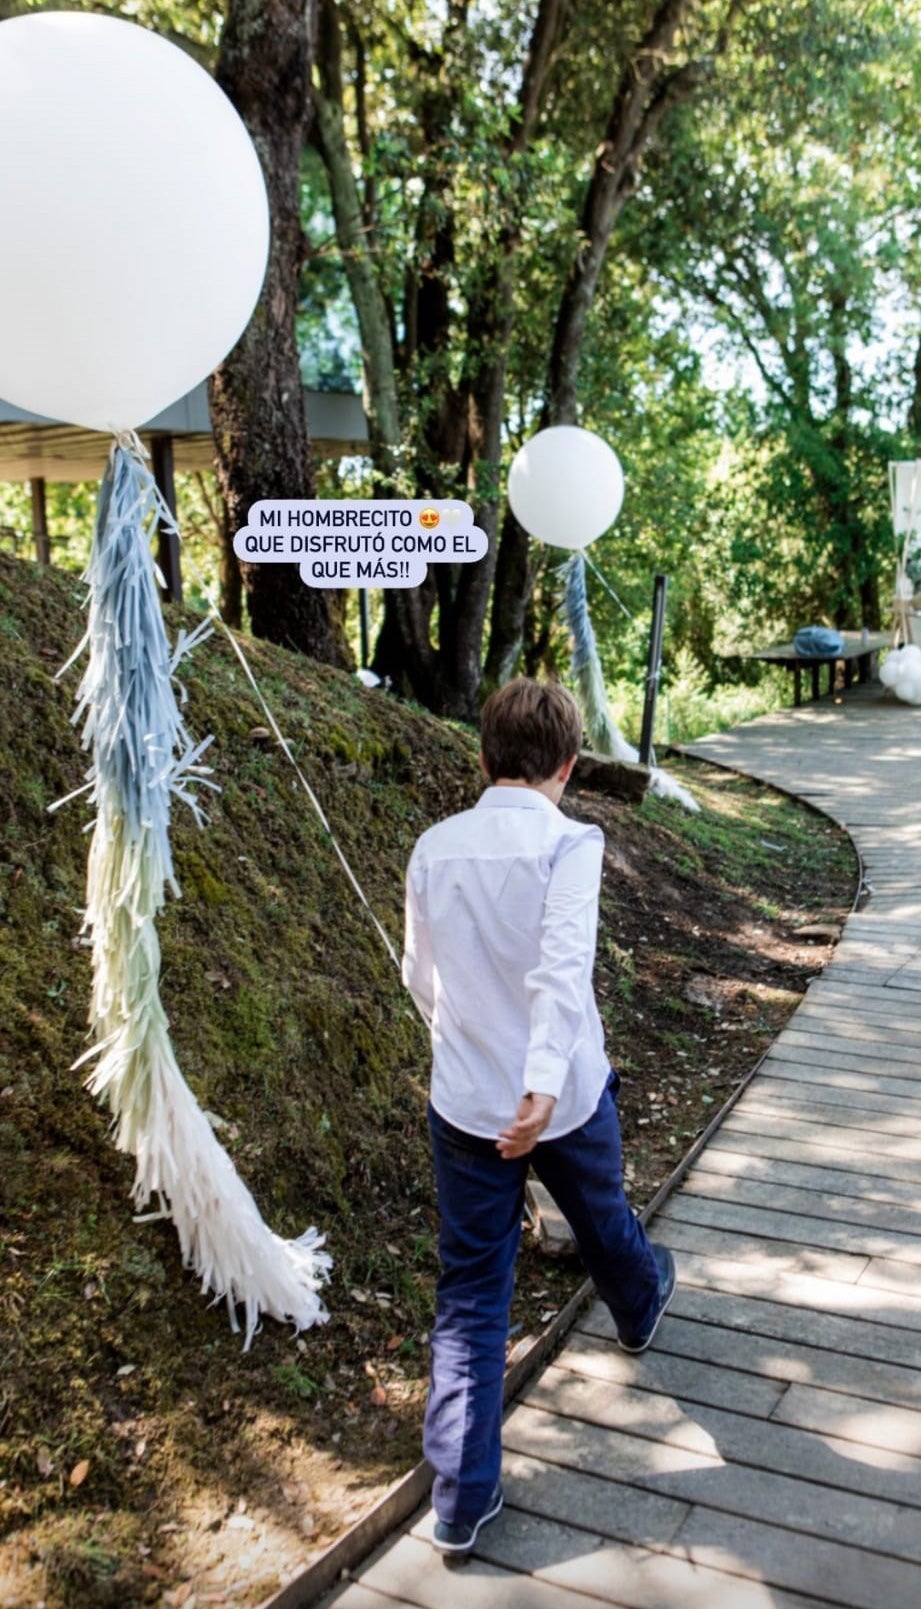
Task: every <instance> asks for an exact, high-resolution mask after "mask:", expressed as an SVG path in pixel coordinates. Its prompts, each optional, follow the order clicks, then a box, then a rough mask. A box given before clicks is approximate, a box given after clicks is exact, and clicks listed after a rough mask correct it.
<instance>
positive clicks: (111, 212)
mask: <svg viewBox="0 0 921 1609" xmlns="http://www.w3.org/2000/svg"><path fill="white" fill-rule="evenodd" d="M0 196H2V197H3V224H4V245H3V251H2V253H0V397H3V398H4V399H5V400H6V401H7V402H12V403H14V404H15V405H16V406H17V407H20V408H26V409H29V410H30V411H31V412H33V413H38V414H44V415H46V416H48V417H49V418H52V419H61V420H65V421H67V422H68V423H72V424H79V425H87V426H89V427H90V428H91V429H96V430H121V429H125V428H128V427H133V426H136V425H139V424H142V423H144V421H146V420H147V419H150V418H151V417H152V416H153V415H154V414H157V413H159V412H160V411H161V409H163V408H165V407H167V406H168V404H169V403H171V402H174V401H175V400H176V399H177V398H178V397H181V396H183V395H184V394H185V392H187V391H189V390H191V388H192V387H193V386H194V385H197V384H198V382H199V381H200V380H202V379H204V378H205V376H206V375H208V374H210V373H211V371H212V369H214V368H215V367H216V366H217V364H218V363H220V361H221V359H222V358H223V357H225V356H226V354H227V353H228V352H229V350H230V348H231V347H232V346H233V345H234V344H235V342H236V341H237V340H238V338H239V337H240V335H241V334H242V333H243V330H244V329H245V328H246V325H247V323H248V322H249V319H250V316H251V314H252V310H253V308H254V306H255V304H256V301H257V299H258V296H259V291H260V288H261V285H262V280H263V277H264V274H265V265H266V260H267V256H268V242H269V213H268V202H267V198H266V193H265V183H264V181H263V177H262V171H261V169H260V167H259V160H258V158H257V156H256V152H255V149H254V147H253V144H252V141H251V140H250V137H249V135H248V133H247V131H246V128H245V127H244V125H243V123H242V121H241V119H240V118H239V117H238V115H237V113H236V111H235V110H234V108H233V106H232V105H231V103H230V101H229V100H228V99H227V97H226V95H224V93H223V92H222V90H220V89H219V88H218V86H217V85H216V84H215V82H214V80H213V79H212V78H211V77H209V75H208V74H207V73H206V72H205V71H204V69H203V68H201V67H199V66H198V64H197V63H196V62H194V61H193V60H192V59H191V57H190V56H188V55H187V54H186V53H185V52H184V51H182V50H180V49H179V48H178V46H176V45H172V44H170V43H168V41H167V40H165V39H161V38H160V37H159V36H158V35H157V34H154V33H151V32H149V31H148V30H147V29H145V28H141V27H138V26H137V25H136V24H135V23H130V22H124V21H121V20H118V19H116V18H113V17H101V16H95V15H92V14H90V13H86V12H51V11H44V12H33V13H31V14H29V15H27V16H20V17H14V18H10V19H8V20H7V21H5V22H2V23H0Z"/></svg>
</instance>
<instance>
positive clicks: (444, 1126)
mask: <svg viewBox="0 0 921 1609" xmlns="http://www.w3.org/2000/svg"><path fill="white" fill-rule="evenodd" d="M481 742H482V753H481V756H480V763H481V765H482V768H483V771H484V774H485V775H486V777H487V779H488V781H489V782H490V784H491V786H490V787H488V788H487V789H486V791H485V792H484V794H483V795H482V797H481V798H480V800H479V801H478V803H477V805H476V807H475V808H474V809H473V810H465V811H463V812H461V814H460V815H456V816H450V817H449V818H448V819H447V820H446V821H442V822H440V823H439V824H438V825H437V826H435V827H432V828H430V829H429V831H428V832H425V833H423V835H422V837H421V838H420V839H419V841H418V843H417V844H416V847H415V849H414V850H413V854H412V858H411V860H410V863H409V870H408V873H407V886H406V945H405V954H404V957H403V980H404V982H405V983H406V985H407V987H408V988H409V989H410V991H411V993H412V996H413V999H414V1000H415V1002H416V1005H417V1006H418V1008H419V1010H420V1011H421V1013H422V1015H423V1017H424V1018H425V1019H426V1021H427V1022H428V1023H429V1025H430V1028H431V1033H432V1053H433V1065H432V1084H431V1100H430V1104H429V1126H430V1129H431V1135H432V1147H433V1152H434V1160H435V1175H436V1180H437V1185H438V1206H439V1213H440V1216H441V1230H440V1237H439V1254H440V1258H441V1277H440V1280H439V1283H438V1298H437V1316H436V1320H435V1326H434V1329H433V1331H432V1376H431V1383H430V1388H429V1399H428V1405H427V1408H426V1418H425V1431H424V1437H423V1446H424V1450H425V1454H426V1457H427V1458H428V1460H429V1462H430V1463H431V1464H432V1466H433V1468H434V1470H435V1484H434V1490H433V1501H434V1506H435V1513H436V1525H435V1537H434V1540H435V1546H436V1547H437V1548H438V1549H439V1550H440V1551H441V1552H444V1553H452V1554H464V1553H469V1551H470V1550H471V1548H472V1547H473V1545H474V1543H475V1541H476V1537H477V1533H478V1531H479V1529H480V1527H481V1526H482V1525H483V1524H485V1523H486V1521H487V1520H491V1519H493V1518H494V1517H495V1515H496V1514H498V1512H499V1510H500V1508H501V1507H502V1490H501V1487H500V1485H499V1467H500V1461H501V1428H502V1385H503V1375H504V1369H505V1344H506V1339H507V1330H508V1312H509V1306H510V1303H511V1297H512V1285H513V1278H514V1263H515V1255H516V1252H517V1249H518V1241H519V1237H520V1230H521V1216H522V1210H523V1206H524V1189H525V1180H526V1177H527V1172H528V1168H529V1166H531V1167H533V1168H534V1171H535V1173H536V1174H537V1176H538V1178H540V1179H541V1180H542V1182H543V1183H544V1184H545V1185H546V1186H547V1188H548V1190H549V1191H550V1192H551V1194H552V1195H553V1197H554V1198H555V1200H556V1202H557V1204H558V1205H559V1207H560V1209H561V1211H562V1212H563V1213H564V1214H565V1216H566V1218H567V1219H568V1221H569V1224H570V1226H571V1228H572V1231H573V1235H574V1237H575V1241H576V1244H577V1246H578V1249H579V1253H580V1255H581V1257H582V1261H583V1263H584V1264H585V1267H586V1269H587V1270H588V1272H589V1273H590V1275H591V1277H592V1279H593V1280H594V1282H595V1285H596V1287H597V1289H598V1293H599V1295H600V1296H601V1297H602V1298H603V1300H604V1301H605V1302H606V1303H607V1305H608V1307H609V1308H610V1310H611V1313H612V1315H613V1317H614V1322H615V1324H616V1325H617V1332H618V1338H619V1341H620V1344H621V1346H622V1347H624V1348H625V1349H626V1350H627V1351H628V1352H642V1351H643V1350H644V1349H645V1348H646V1347H647V1346H648V1345H649V1343H650V1341H651V1340H652V1337H653V1335H654V1333H655V1330H656V1326H657V1325H658V1322H659V1319H660V1318H661V1316H662V1314H663V1312H664V1311H665V1309H666V1307H667V1306H668V1304H669V1302H670V1301H671V1298H672V1295H673V1293H674V1289H675V1268H674V1262H673V1259H672V1256H671V1253H670V1252H668V1251H667V1250H666V1249H665V1247H664V1246H656V1245H653V1244H652V1243H651V1242H650V1241H649V1240H648V1238H647V1236H646V1233H645V1231H644V1229H643V1227H642V1225H641V1224H640V1222H639V1219H638V1218H637V1217H636V1216H635V1215H634V1213H633V1212H632V1210H631V1209H630V1207H629V1206H628V1204H627V1200H626V1197H625V1195H624V1191H623V1183H622V1169H621V1150H620V1129H619V1125H618V1120H617V1108H616V1105H615V1099H614V1097H615V1094H616V1090H617V1086H618V1082H619V1080H618V1078H617V1074H616V1073H614V1072H613V1071H612V1070H611V1068H610V1066H609V1064H608V1061H607V1058H606V1056H605V1053H604V1042H603V1033H602V1027H601V1021H600V1019H599V1016H598V1009H597V1006H596V1004H595V997H594V994H593V992H592V968H593V964H594V957H595V935H596V929H597V924H598V895H599V888H600V883H601V865H602V855H603V850H604V839H603V835H602V833H601V831H600V829H599V828H598V827H591V826H582V825H580V824H579V823H578V822H575V821H571V820H570V819H569V818H568V817H566V816H564V815H563V814H562V812H561V811H560V810H559V809H558V808H557V806H558V804H559V801H560V799H561V797H562V794H563V790H564V788H565V786H566V783H567V782H568V780H569V776H570V773H571V771H572V768H573V766H574V764H575V761H576V756H577V754H578V752H579V749H580V747H581V742H582V721H581V716H580V714H579V710H578V706H577V705H576V703H575V700H574V699H573V698H572V697H571V696H570V694H569V693H567V692H566V690H565V689H564V688H563V687H561V686H558V685H556V684H552V683H548V684H542V683H537V682H534V681H529V680H527V679H525V678H524V677H520V678H519V679H518V680H516V681H513V682H509V683H508V684H507V685H506V686H505V687H502V688H500V689H499V690H498V692H495V693H493V694H492V696H491V697H490V698H488V699H487V701H486V703H485V705H484V706H483V714H482V721H481Z"/></svg>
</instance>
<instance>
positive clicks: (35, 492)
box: [29, 475, 51, 564]
mask: <svg viewBox="0 0 921 1609" xmlns="http://www.w3.org/2000/svg"><path fill="white" fill-rule="evenodd" d="M29 486H30V489H31V492H32V537H33V539H34V542H35V557H36V558H37V560H38V562H39V564H50V563H51V543H50V541H49V539H48V510H47V506H46V503H45V481H44V477H43V476H42V475H35V476H34V477H33V478H32V480H31V481H30V482H29Z"/></svg>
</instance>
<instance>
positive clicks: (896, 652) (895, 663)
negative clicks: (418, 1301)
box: [879, 648, 902, 687]
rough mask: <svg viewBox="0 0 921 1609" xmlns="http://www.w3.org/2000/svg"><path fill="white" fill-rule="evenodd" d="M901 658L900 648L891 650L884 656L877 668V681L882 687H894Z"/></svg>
mask: <svg viewBox="0 0 921 1609" xmlns="http://www.w3.org/2000/svg"><path fill="white" fill-rule="evenodd" d="M901 657H902V650H901V648H893V649H891V650H890V652H889V653H888V654H887V655H886V657H885V659H884V660H883V663H882V664H881V665H880V667H879V679H880V681H881V682H882V684H883V686H884V687H894V686H895V684H896V682H897V681H898V679H899V662H900V660H901Z"/></svg>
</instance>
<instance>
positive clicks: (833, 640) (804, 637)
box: [793, 626, 844, 659]
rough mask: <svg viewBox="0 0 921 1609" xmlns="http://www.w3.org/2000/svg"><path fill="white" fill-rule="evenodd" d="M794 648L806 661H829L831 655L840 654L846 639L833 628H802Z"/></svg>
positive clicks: (794, 641)
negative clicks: (810, 659)
mask: <svg viewBox="0 0 921 1609" xmlns="http://www.w3.org/2000/svg"><path fill="white" fill-rule="evenodd" d="M793 646H794V648H795V649H796V652H797V653H798V654H802V656H803V658H804V659H809V658H810V657H811V658H813V659H827V658H828V657H829V655H831V654H840V652H841V650H842V648H843V647H844V638H843V637H842V635H841V633H840V631H835V630H834V629H833V628H832V627H831V626H801V627H800V630H799V631H798V632H797V633H796V636H795V637H794V639H793Z"/></svg>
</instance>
